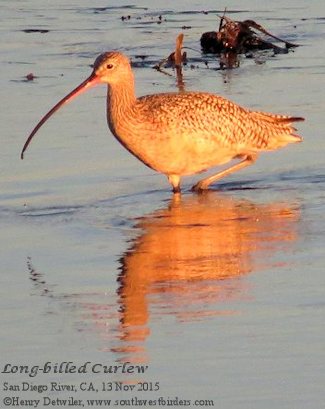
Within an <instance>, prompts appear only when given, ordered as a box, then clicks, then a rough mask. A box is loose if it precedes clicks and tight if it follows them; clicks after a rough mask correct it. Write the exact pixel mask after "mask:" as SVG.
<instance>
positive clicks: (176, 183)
mask: <svg viewBox="0 0 325 409" xmlns="http://www.w3.org/2000/svg"><path fill="white" fill-rule="evenodd" d="M167 178H168V182H169V183H170V184H171V185H172V186H173V193H180V192H181V184H180V182H181V178H180V177H179V176H178V175H167Z"/></svg>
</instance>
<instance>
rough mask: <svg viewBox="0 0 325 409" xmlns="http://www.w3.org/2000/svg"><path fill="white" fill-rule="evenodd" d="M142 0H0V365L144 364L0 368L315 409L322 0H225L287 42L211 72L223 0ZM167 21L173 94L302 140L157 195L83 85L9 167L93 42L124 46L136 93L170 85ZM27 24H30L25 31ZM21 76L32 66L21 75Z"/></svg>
mask: <svg viewBox="0 0 325 409" xmlns="http://www.w3.org/2000/svg"><path fill="white" fill-rule="evenodd" d="M150 4H151V2H145V1H143V2H137V3H136V4H134V5H132V4H130V3H129V2H124V1H122V2H112V3H111V4H109V5H108V4H107V2H103V1H99V0H98V1H95V2H83V3H82V4H81V5H80V1H79V2H77V1H69V2H66V1H56V2H52V3H49V4H45V3H44V2H43V1H39V0H37V1H33V2H32V4H31V2H29V1H27V0H26V1H19V2H18V1H11V2H6V3H4V4H2V5H1V8H2V16H3V20H4V21H3V24H2V26H1V29H0V30H1V35H2V39H3V42H2V59H1V63H0V69H1V74H2V75H1V78H2V85H1V87H0V92H1V97H2V98H1V99H2V101H3V102H2V109H1V113H0V115H1V124H2V132H1V134H2V151H1V156H2V160H1V164H0V170H1V173H0V178H1V179H0V183H1V192H0V201H1V202H0V223H1V235H0V240H1V266H2V268H1V272H2V274H1V287H0V292H1V297H0V303H1V310H2V314H1V328H2V331H1V332H2V337H1V339H2V341H1V350H2V351H1V352H2V354H1V355H2V361H3V362H2V363H1V365H2V367H3V365H4V364H5V363H12V364H28V365H42V364H44V363H45V362H48V361H50V362H52V363H53V364H54V363H60V362H63V361H73V362H75V363H76V364H77V365H82V364H83V363H84V362H86V361H90V362H92V363H97V362H100V363H105V364H107V365H108V364H112V365H114V364H115V363H123V362H131V363H134V364H141V365H142V364H143V365H148V367H149V369H148V370H147V372H146V373H145V375H141V376H136V375H132V374H121V373H118V374H113V375H112V374H108V375H107V374H105V375H103V374H95V373H88V374H87V375H85V377H84V378H82V375H80V374H63V375H60V376H58V375H57V374H53V373H50V374H47V375H45V374H44V375H43V374H42V375H38V376H36V377H34V378H31V377H28V375H26V374H18V373H16V374H2V376H3V380H4V381H7V382H10V383H13V384H20V383H21V382H23V381H26V380H28V381H32V382H34V383H44V384H46V383H48V382H50V381H52V380H56V381H57V380H60V382H62V383H73V384H76V385H79V384H80V382H81V381H83V380H86V381H87V382H90V381H93V382H95V383H96V384H100V383H101V382H102V381H107V382H109V381H110V380H114V381H116V380H117V381H125V382H131V383H132V382H133V383H134V382H137V381H139V380H140V381H148V382H153V383H154V382H160V389H159V391H152V392H143V393H142V392H138V393H135V392H134V393H133V392H132V393H130V392H117V391H115V392H114V393H112V392H110V393H107V392H104V391H100V392H98V393H95V392H92V391H89V392H87V393H81V392H80V391H79V392H78V393H76V398H80V399H84V400H85V401H86V399H91V398H94V397H97V398H99V397H101V398H102V397H106V398H107V396H109V397H111V398H112V399H130V398H131V397H134V396H137V397H140V396H144V397H145V398H147V399H157V398H158V397H164V398H165V399H167V398H170V399H175V397H178V398H179V399H184V400H191V402H192V403H193V402H194V401H195V399H203V400H204V399H205V400H212V401H213V402H214V406H218V407H222V408H263V409H264V408H265V409H266V408H274V407H278V408H281V409H282V408H293V407H294V408H306V407H308V408H315V409H316V408H317V409H318V408H320V407H322V405H323V402H324V391H323V385H324V370H323V368H324V342H323V339H324V335H325V333H324V325H323V316H324V305H325V303H324V274H323V271H324V251H323V247H324V231H325V222H324V216H323V215H324V210H325V206H324V193H323V192H324V187H325V186H324V185H325V166H324V153H323V152H324V148H325V146H324V138H323V135H322V133H323V124H324V118H323V112H324V108H325V103H324V93H323V88H324V87H323V84H324V77H325V66H324V47H323V46H322V42H323V41H324V31H325V30H324V22H325V9H324V6H323V5H322V4H321V3H320V2H311V3H310V2H307V1H304V0H299V1H298V2H297V1H295V2H292V1H284V2H279V1H275V2H271V3H270V4H267V5H261V4H260V2H254V1H253V0H249V1H247V2H245V6H243V4H242V2H238V1H237V2H236V1H230V2H228V3H227V7H228V9H229V10H230V11H235V12H234V13H233V14H232V15H231V16H232V17H233V18H235V19H242V20H244V19H248V18H249V19H254V20H256V21H258V22H259V23H260V24H262V25H263V26H265V28H267V30H269V31H270V32H272V33H274V34H275V35H277V36H279V37H282V38H285V39H286V40H288V41H292V42H297V43H299V44H301V47H299V48H297V49H295V51H294V52H290V53H288V54H286V55H276V56H272V55H270V54H263V55H259V56H258V58H257V59H256V60H254V59H246V58H245V57H242V58H241V61H240V63H241V65H240V67H239V68H238V69H234V70H225V71H220V70H218V62H217V61H216V60H215V58H214V57H213V56H204V57H202V55H201V54H200V52H199V38H200V35H201V33H202V32H203V31H209V30H213V29H214V28H215V27H216V26H217V24H218V19H217V17H216V14H218V13H221V12H222V10H223V8H224V4H221V3H219V4H218V3H216V2H215V1H207V2H205V3H204V6H203V5H202V2H195V1H191V2H185V1H181V2H171V1H165V2H155V6H154V8H153V7H152V5H150ZM203 10H205V11H208V13H207V14H206V13H203V12H202V11H203ZM128 15H130V16H131V18H130V20H125V21H122V20H121V16H128ZM160 15H161V16H162V17H163V18H162V22H161V23H160V24H158V22H159V16H160ZM183 26H187V27H191V28H189V29H185V30H184V34H185V39H184V44H185V45H186V46H188V47H191V48H193V49H196V50H198V52H196V51H193V50H188V56H189V58H190V64H189V65H188V66H187V67H185V69H184V82H185V88H186V89H188V90H191V89H193V90H208V91H213V92H216V93H220V94H222V95H224V96H226V97H227V98H229V99H232V100H235V101H236V102H238V103H240V104H243V105H245V106H248V107H251V108H255V109H261V110H265V111H271V112H279V113H288V114H293V115H303V116H305V117H306V122H304V123H301V124H300V123H299V133H300V134H301V135H303V136H304V142H303V143H302V144H299V145H295V146H290V147H288V148H286V149H283V150H281V151H278V152H273V153H270V154H265V155H261V157H260V158H259V160H258V161H257V162H256V164H254V165H253V166H252V167H250V168H247V169H245V170H244V171H242V172H239V173H237V174H234V175H232V176H230V177H228V178H227V179H224V180H222V181H221V182H220V183H219V184H218V185H216V186H214V190H213V191H211V192H208V193H207V194H205V195H200V196H197V195H193V194H192V193H190V192H189V188H190V186H191V184H192V183H193V182H194V181H195V180H197V177H189V178H184V181H183V185H184V191H185V193H184V194H183V195H182V198H181V199H177V198H172V195H171V193H170V191H169V186H168V183H167V181H166V179H165V177H164V176H161V175H158V174H155V173H153V172H152V171H151V170H150V169H148V168H146V167H144V166H143V165H142V164H141V163H140V162H138V161H137V160H136V159H134V158H133V157H131V156H130V155H129V154H128V153H127V152H126V151H125V150H124V149H123V148H122V147H121V146H120V145H119V144H118V142H116V141H115V140H114V139H113V138H112V136H111V135H110V134H109V132H108V130H107V126H106V121H105V89H104V87H98V88H96V89H93V90H91V91H89V92H88V93H86V94H84V95H83V96H82V97H79V98H78V99H77V100H75V101H73V103H71V104H69V105H68V106H66V107H65V108H64V109H62V111H61V112H60V113H59V114H57V115H55V116H54V117H53V118H52V119H51V120H50V121H49V122H48V123H47V124H46V126H44V127H43V128H42V130H41V131H40V133H39V134H38V135H37V136H36V137H35V140H34V141H33V143H32V145H31V147H30V149H29V150H28V152H27V153H26V158H25V160H24V161H21V160H20V159H19V154H20V150H21V148H22V145H23V143H24V141H25V138H26V137H27V135H28V132H29V131H30V130H31V129H32V127H33V126H34V125H35V123H36V122H37V120H38V119H39V118H40V117H41V116H42V115H43V114H44V113H45V112H46V111H47V109H49V108H50V107H51V106H52V105H53V104H54V103H55V102H57V100H58V99H59V98H61V97H62V96H63V95H65V94H66V93H67V92H68V91H69V90H71V89H72V88H73V87H75V86H76V85H77V84H79V83H80V82H81V81H82V80H83V79H84V78H86V76H88V75H89V73H90V67H89V65H90V64H92V62H93V60H94V58H95V57H96V56H97V55H98V54H99V53H100V52H102V51H103V50H108V49H119V50H122V51H124V52H125V53H127V54H128V55H129V56H130V57H131V58H132V61H133V63H134V65H135V68H134V69H135V75H136V81H137V93H138V95H144V94H148V93H153V92H162V91H168V90H169V91H171V90H176V89H177V81H176V79H175V74H174V72H173V71H172V70H168V73H169V74H171V75H169V76H168V75H163V74H162V73H159V72H157V71H155V70H153V69H151V66H152V65H154V64H155V63H157V62H158V61H160V60H161V59H162V58H164V57H166V56H167V55H168V54H169V53H170V52H171V51H172V49H173V47H174V42H175V38H176V36H177V34H178V33H179V32H180V31H181V30H182V27H183ZM35 29H37V30H46V31H47V30H48V32H45V33H40V32H26V30H27V31H30V30H35ZM138 55H145V56H147V59H145V60H144V61H143V62H142V60H141V59H139V58H137V56H138ZM204 61H207V62H208V67H209V68H207V66H206V64H205V63H204ZM191 64H193V65H194V66H195V68H194V69H191V68H190V65H191ZM30 72H32V73H33V74H34V75H35V76H36V77H37V78H35V79H34V80H33V81H26V80H25V76H26V75H27V74H28V73H30ZM19 395H21V398H23V399H30V398H33V397H42V396H43V395H42V394H38V393H36V392H30V391H29V392H24V393H20V394H19ZM3 396H18V395H17V393H13V392H10V393H9V392H6V391H3V392H2V396H1V399H3ZM46 396H51V397H53V398H57V397H64V396H69V395H67V394H66V393H62V392H61V393H59V392H55V391H53V392H51V393H50V394H46ZM210 403H211V402H210ZM208 404H209V402H206V405H208ZM121 405H122V403H120V406H121ZM193 405H194V403H193ZM201 405H203V404H201ZM156 406H158V403H156ZM161 406H163V405H161ZM174 406H176V403H175V402H174ZM39 407H41V406H39Z"/></svg>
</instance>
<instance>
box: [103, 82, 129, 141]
mask: <svg viewBox="0 0 325 409" xmlns="http://www.w3.org/2000/svg"><path fill="white" fill-rule="evenodd" d="M135 103H136V96H135V91H134V79H133V77H132V78H129V79H128V81H125V82H123V83H120V84H118V85H117V84H110V85H108V88H107V121H108V125H109V127H110V129H111V131H112V132H113V133H116V128H118V127H119V124H120V123H121V122H125V121H127V120H128V117H129V116H130V115H131V112H132V110H133V108H134V106H135Z"/></svg>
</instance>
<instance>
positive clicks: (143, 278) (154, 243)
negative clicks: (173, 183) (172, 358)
mask: <svg viewBox="0 0 325 409" xmlns="http://www.w3.org/2000/svg"><path fill="white" fill-rule="evenodd" d="M298 220H299V209H297V206H296V205H291V206H290V205H288V204H285V205H284V204H280V203H272V204H259V205H257V204H255V203H252V202H249V201H245V200H238V199H234V198H232V197H227V196H221V195H219V194H217V193H215V192H208V193H207V194H205V195H198V196H188V197H185V198H184V197H182V198H180V196H177V195H176V196H175V197H174V198H173V199H172V201H171V203H170V204H169V205H168V206H167V207H166V208H163V209H161V210H157V211H155V212H154V213H152V214H149V215H146V216H143V217H141V218H139V219H138V220H137V223H136V227H137V228H139V229H140V231H141V233H140V235H139V236H138V237H137V238H136V239H134V241H133V242H132V244H131V246H130V248H129V249H128V250H127V251H126V252H125V254H124V255H123V257H121V259H120V263H121V268H120V274H119V277H118V281H119V284H120V286H119V289H118V294H119V297H120V300H119V303H120V323H121V324H120V331H121V339H122V340H123V341H124V342H123V344H124V345H123V344H121V345H120V348H119V350H120V351H121V350H124V351H126V350H127V348H128V347H130V346H132V347H131V350H132V351H133V352H135V351H136V350H137V351H138V352H139V350H140V349H141V348H142V347H143V344H144V341H145V339H146V338H147V336H148V334H149V328H150V319H154V318H161V316H163V315H166V314H167V315H172V316H174V317H176V318H177V319H178V320H179V321H189V320H190V321H193V320H198V319H204V318H206V317H208V316H215V315H220V314H232V313H234V312H235V311H233V310H231V309H230V308H231V307H229V305H230V302H233V301H235V302H236V301H239V300H242V299H243V298H245V299H246V298H247V297H249V291H247V285H248V284H247V282H246V281H245V280H244V279H243V276H244V275H246V274H248V273H251V272H256V271H259V270H261V269H263V268H266V267H268V266H270V265H272V264H273V263H274V260H273V256H274V253H275V252H276V251H277V250H284V249H286V245H291V244H292V242H293V241H295V240H296V238H297V231H296V226H297V221H298ZM235 308H236V307H235ZM135 345H138V347H135ZM128 359H130V357H128Z"/></svg>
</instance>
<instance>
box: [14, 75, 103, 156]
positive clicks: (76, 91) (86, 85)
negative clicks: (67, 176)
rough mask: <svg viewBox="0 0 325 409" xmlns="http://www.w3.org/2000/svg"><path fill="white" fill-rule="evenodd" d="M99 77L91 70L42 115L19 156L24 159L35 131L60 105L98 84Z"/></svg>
mask: <svg viewBox="0 0 325 409" xmlns="http://www.w3.org/2000/svg"><path fill="white" fill-rule="evenodd" d="M99 82H100V79H99V78H98V76H97V75H96V74H95V73H94V72H93V73H92V74H91V75H90V76H89V77H88V78H87V79H86V80H85V81H83V82H82V83H81V84H80V85H78V86H77V88H75V89H74V90H73V91H71V92H70V93H69V94H68V95H66V96H65V97H64V98H62V99H61V101H59V102H58V103H57V104H56V105H54V107H53V108H52V109H50V111H49V112H48V113H47V114H45V115H44V116H43V118H42V119H41V120H40V121H39V123H38V124H37V125H36V126H35V128H34V129H33V130H32V132H31V133H30V135H29V137H28V138H27V140H26V142H25V145H24V147H23V149H22V151H21V154H20V158H21V159H24V153H25V151H26V149H27V148H28V145H29V144H30V143H31V140H32V139H33V137H34V135H35V134H36V132H37V131H38V130H39V129H40V127H41V126H42V125H43V124H44V123H45V122H46V121H47V120H48V119H49V118H50V117H51V116H52V115H53V114H54V113H55V112H56V111H57V110H58V109H59V108H61V106H62V105H64V104H66V103H67V102H69V101H71V100H72V99H73V98H75V97H76V96H78V95H79V94H81V93H82V92H84V91H86V90H87V89H88V88H90V87H92V86H94V85H96V84H98V83H99Z"/></svg>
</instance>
